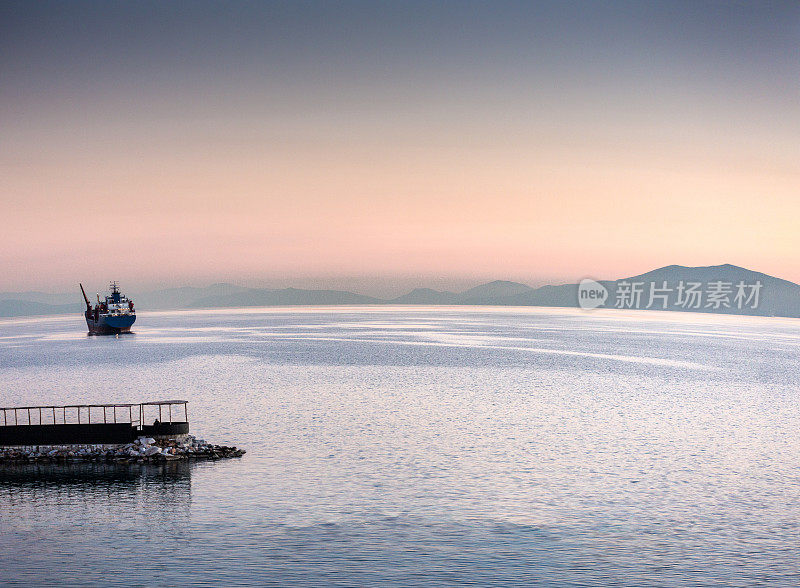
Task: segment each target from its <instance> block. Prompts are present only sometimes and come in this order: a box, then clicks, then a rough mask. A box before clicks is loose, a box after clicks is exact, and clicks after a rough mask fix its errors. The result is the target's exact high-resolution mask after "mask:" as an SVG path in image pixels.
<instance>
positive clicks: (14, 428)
mask: <svg viewBox="0 0 800 588" xmlns="http://www.w3.org/2000/svg"><path fill="white" fill-rule="evenodd" d="M187 405H188V401H186V400H160V401H155V402H140V403H138V404H127V403H124V404H67V405H61V406H15V407H8V408H0V446H34V445H122V444H126V443H131V442H133V441H134V440H135V439H137V438H139V437H150V438H153V439H179V438H180V437H182V436H187V435H188V434H189V412H188V408H187Z"/></svg>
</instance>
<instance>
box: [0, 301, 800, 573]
mask: <svg viewBox="0 0 800 588" xmlns="http://www.w3.org/2000/svg"><path fill="white" fill-rule="evenodd" d="M135 331H136V333H135V334H132V335H127V336H121V337H119V338H115V337H89V336H86V335H85V325H84V324H83V323H82V317H80V316H78V317H54V318H36V319H18V320H3V321H2V322H0V366H1V369H0V404H2V405H5V406H16V405H29V404H51V403H53V404H60V403H64V404H66V403H70V402H76V401H80V402H92V401H94V402H140V401H142V400H159V399H172V398H185V399H188V400H189V401H190V403H189V416H190V420H191V422H192V429H193V432H194V433H195V434H196V435H197V436H199V437H202V438H205V439H206V440H208V441H210V442H214V443H222V444H233V445H237V446H241V447H244V448H246V449H247V450H248V453H247V455H246V456H245V457H244V458H242V459H241V460H229V461H220V462H216V463H200V464H178V465H174V464H170V466H171V467H165V466H152V465H148V466H106V465H88V464H87V465H82V466H74V467H69V468H64V467H60V468H59V467H45V466H25V467H19V466H18V467H8V466H5V467H2V468H0V584H4V585H21V586H22V585H25V586H27V585H83V586H86V585H103V586H137V585H139V586H178V585H204V586H265V585H269V586H455V585H465V584H469V585H476V586H490V585H491V586H512V585H541V586H559V587H562V586H675V587H683V586H753V585H772V586H791V585H798V584H800V550H799V549H798V541H799V539H798V538H800V403H799V402H798V396H799V394H798V392H800V381H799V379H798V374H800V369H799V368H800V359H798V355H799V354H798V351H800V321H797V320H789V319H763V318H742V317H714V316H705V315H695V314H691V315H688V314H677V313H657V312H629V313H625V312H614V311H595V312H590V313H587V312H580V311H567V310H546V309H493V308H480V307H477V308H461V309H459V308H453V309H448V308H387V307H382V308H369V307H359V308H335V309H248V310H235V311H198V312H168V313H146V312H142V313H140V314H139V318H138V320H137V323H136V325H135Z"/></svg>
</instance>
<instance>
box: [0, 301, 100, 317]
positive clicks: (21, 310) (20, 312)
mask: <svg viewBox="0 0 800 588" xmlns="http://www.w3.org/2000/svg"><path fill="white" fill-rule="evenodd" d="M83 306H84V305H83V304H81V303H78V304H45V303H42V302H32V301H30V300H0V317H12V316H34V315H43V314H69V313H73V314H74V313H81V312H83Z"/></svg>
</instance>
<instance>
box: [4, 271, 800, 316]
mask: <svg viewBox="0 0 800 588" xmlns="http://www.w3.org/2000/svg"><path fill="white" fill-rule="evenodd" d="M596 283H597V284H599V285H600V286H602V287H603V288H605V289H606V290H607V292H608V299H607V300H606V303H605V304H604V305H603V307H605V308H632V309H637V308H638V309H654V310H668V311H678V312H716V313H725V314H744V315H758V316H784V317H800V285H798V284H796V283H794V282H791V281H789V280H784V279H782V278H777V277H774V276H770V275H769V274H765V273H762V272H758V271H755V270H751V269H748V268H744V267H740V266H736V265H732V264H727V263H726V264H720V265H712V266H696V267H693V266H683V265H674V264H673V265H667V266H663V267H660V268H656V269H653V270H650V271H647V272H644V273H641V274H637V275H635V276H631V277H628V278H621V279H618V280H598V281H597V282H596ZM692 283H693V284H697V283H700V284H703V285H704V286H705V289H704V290H702V291H701V292H700V298H699V299H698V301H699V304H698V305H696V306H695V305H688V306H687V305H686V304H684V305H681V304H680V302H681V299H680V296H681V295H682V294H684V293H685V292H684V291H685V290H686V289H687V288H688V286H689V285H690V284H692ZM717 283H722V284H723V287H724V288H727V289H728V290H729V292H728V293H727V294H728V296H727V299H726V303H727V306H725V305H719V306H717V307H716V308H715V307H713V304H714V302H713V301H712V303H711V304H710V305H709V304H708V300H709V299H711V297H713V296H717V297H718V296H719V294H718V293H717V294H714V292H712V290H713V289H714V288H715V287H716V286H715V284H717ZM740 283H741V284H743V285H744V287H745V288H750V290H748V291H747V293H749V294H750V295H752V296H751V297H750V298H748V299H747V300H749V306H747V305H744V304H742V303H743V302H745V297H744V296H743V297H741V298H740V299H737V298H736V295H737V294H738V293H739V288H738V285H739V284H740ZM626 284H627V285H626ZM665 284H666V286H667V288H666V290H665V289H663V286H664V285H665ZM756 284H760V286H758V287H757V288H756ZM631 285H633V289H634V290H636V289H637V288H638V300H637V301H638V303H639V304H638V305H637V306H635V307H634V306H632V305H631V306H627V305H626V303H630V302H632V296H631V294H632V293H631V292H630V290H631V289H632V286H631ZM724 288H723V289H724ZM753 288H756V289H757V290H758V292H753V290H752V289H753ZM651 290H652V292H651ZM679 290H680V291H679ZM655 292H657V293H658V294H655V295H654V293H655ZM634 294H635V292H634ZM695 294H697V292H695ZM703 294H704V295H705V296H706V298H707V300H703V299H702V295H703ZM59 296H60V295H58V294H46V293H41V292H24V293H14V292H3V293H0V317H14V316H32V315H46V314H62V313H67V312H80V310H82V309H83V304H82V303H77V302H76V303H74V304H63V303H62V304H52V303H48V302H44V301H45V300H47V301H53V300H55V301H57V300H58V299H59ZM64 296H65V298H62V299H66V296H68V295H64ZM578 296H579V284H576V283H567V284H555V285H553V284H548V285H545V286H541V287H538V288H533V287H531V286H528V285H526V284H522V283H520V282H512V281H508V280H494V281H491V282H487V283H485V284H479V285H477V286H474V287H472V288H469V289H467V290H465V291H463V292H449V291H439V290H433V289H431V288H414V289H413V290H411V291H410V292H408V293H406V294H403V295H401V296H398V297H396V298H392V299H382V298H376V297H373V296H367V295H365V294H358V293H355V292H350V291H347V290H325V289H320V290H309V289H301V288H282V289H269V288H248V287H245V286H237V285H235V284H229V283H215V284H211V285H210V286H207V287H204V288H203V287H195V286H182V287H178V288H167V289H162V290H156V291H152V292H143V293H138V294H134V295H132V296H131V297H132V298H133V299H134V300H135V302H136V305H137V308H139V309H147V310H172V309H178V308H223V307H232V308H237V307H238V308H246V307H257V306H304V305H309V306H329V305H330V306H335V305H362V304H364V305H401V304H403V305H432V306H436V305H470V306H474V305H492V306H551V307H564V308H575V307H578V306H579V303H578ZM651 297H652V298H651ZM753 298H756V299H757V300H754V299H753ZM620 302H622V304H621V305H620ZM655 302H657V303H658V304H655ZM683 302H685V301H683ZM754 302H756V303H757V304H756V306H755V307H752V306H753V303H754ZM647 303H649V306H648V304H647Z"/></svg>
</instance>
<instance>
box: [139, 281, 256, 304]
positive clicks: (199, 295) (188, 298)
mask: <svg viewBox="0 0 800 588" xmlns="http://www.w3.org/2000/svg"><path fill="white" fill-rule="evenodd" d="M247 290H249V288H245V287H243V286H236V285H234V284H212V285H210V286H207V287H205V288H197V287H194V286H184V287H182V288H167V289H165V290H155V291H153V292H139V293H137V292H133V293H131V294H130V297H131V298H132V299H133V301H134V302H135V303H136V306H137V308H143V309H144V308H146V309H153V310H155V309H158V310H173V309H177V308H192V307H196V306H197V301H198V300H203V299H206V298H214V297H219V296H230V295H233V294H238V293H241V292H245V291H247Z"/></svg>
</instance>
